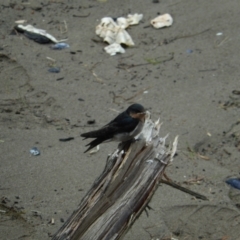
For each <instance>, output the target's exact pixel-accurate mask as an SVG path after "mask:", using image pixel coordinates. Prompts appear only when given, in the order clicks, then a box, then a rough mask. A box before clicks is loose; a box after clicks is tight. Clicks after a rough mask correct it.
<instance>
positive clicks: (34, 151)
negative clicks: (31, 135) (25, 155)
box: [30, 147, 40, 156]
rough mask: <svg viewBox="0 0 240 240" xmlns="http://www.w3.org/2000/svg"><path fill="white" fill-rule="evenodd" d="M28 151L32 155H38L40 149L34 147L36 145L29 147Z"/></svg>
mask: <svg viewBox="0 0 240 240" xmlns="http://www.w3.org/2000/svg"><path fill="white" fill-rule="evenodd" d="M30 153H31V154H32V155H33V156H38V155H40V151H39V150H38V149H37V148H36V147H33V148H31V149H30Z"/></svg>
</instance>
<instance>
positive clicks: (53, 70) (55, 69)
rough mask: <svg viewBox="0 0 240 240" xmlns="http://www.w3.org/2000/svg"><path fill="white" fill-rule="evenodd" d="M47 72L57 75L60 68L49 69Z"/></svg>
mask: <svg viewBox="0 0 240 240" xmlns="http://www.w3.org/2000/svg"><path fill="white" fill-rule="evenodd" d="M48 71H49V72H51V73H59V72H60V68H59V67H52V68H49V69H48Z"/></svg>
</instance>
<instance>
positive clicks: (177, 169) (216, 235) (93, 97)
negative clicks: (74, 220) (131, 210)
mask: <svg viewBox="0 0 240 240" xmlns="http://www.w3.org/2000/svg"><path fill="white" fill-rule="evenodd" d="M239 8H240V2H239V0H231V1H224V0H213V1H208V0H201V1H186V0H182V1H174V0H169V1H161V0H160V1H159V3H154V1H144V0H139V1H110V0H106V1H71V0H70V1H58V0H56V1H45V0H43V1H41V2H39V1H34V0H32V1H21V2H20V1H7V0H3V1H1V4H0V12H1V15H0V20H1V21H0V22H1V29H0V33H1V37H0V60H1V61H0V86H1V87H0V130H1V131H0V149H1V160H0V198H1V205H0V210H1V211H0V234H1V236H0V239H3V240H5V239H6V240H9V239H34V240H35V239H37V240H43V239H50V237H51V236H52V235H53V234H54V233H55V232H56V231H57V230H58V229H59V227H60V226H62V224H63V222H64V221H65V220H66V219H67V218H68V217H69V216H70V215H71V213H72V212H73V211H74V210H75V209H76V208H77V206H78V204H79V203H80V201H81V199H82V198H83V197H84V195H85V194H86V192H87V191H88V189H89V188H90V187H91V185H92V184H93V182H94V180H95V178H96V177H97V176H99V175H100V174H101V172H102V171H103V169H104V166H105V162H106V157H107V155H108V154H109V153H111V152H113V151H114V150H115V149H116V147H117V144H116V143H108V144H104V145H101V146H100V151H99V152H97V153H96V154H94V155H89V154H83V152H84V150H85V149H86V148H85V144H86V143H87V141H83V140H82V139H81V138H80V137H79V136H80V133H83V132H86V131H89V130H93V129H97V128H99V127H101V126H103V125H104V124H106V123H107V122H109V121H110V120H111V119H112V118H114V117H115V116H116V115H117V114H118V113H119V112H121V111H123V110H124V109H125V108H127V107H128V106H129V105H130V104H131V103H133V102H138V103H141V104H142V105H144V106H145V107H146V108H148V109H149V111H150V112H151V114H152V119H157V118H158V117H159V116H160V117H161V121H162V122H163V126H162V135H163V136H164V135H165V134H167V133H170V136H169V138H168V142H169V143H170V142H171V141H173V139H174V137H175V136H176V135H179V146H178V154H177V156H176V157H175V160H174V162H173V164H172V165H171V166H169V167H168V168H167V174H168V176H169V177H171V178H172V179H173V180H174V181H176V182H177V183H179V184H181V185H182V186H184V187H187V188H189V189H191V190H194V191H197V192H199V193H201V194H203V195H205V196H206V197H208V199H209V201H202V200H197V199H195V198H193V197H192V196H190V195H188V194H186V193H183V192H181V191H179V190H176V189H174V188H171V187H169V186H167V185H161V186H159V188H158V189H157V191H156V193H155V195H154V197H153V199H152V200H151V202H150V206H151V207H152V209H153V210H150V211H149V212H148V214H149V216H147V215H146V213H145V212H143V213H142V215H141V216H140V218H139V219H138V220H137V221H136V222H135V224H134V225H133V227H132V228H131V230H130V231H129V232H128V234H127V235H126V236H125V238H124V239H126V240H130V239H131V240H132V239H138V240H139V239H140V240H146V239H155V240H156V239H170V238H171V237H174V239H179V240H181V239H214V240H216V239H225V240H226V239H227V240H230V239H231V240H236V239H240V211H239V204H240V194H239V192H240V191H239V190H235V189H232V188H230V186H228V185H227V184H226V183H225V179H226V177H239V174H240V164H239V160H240V159H239V151H240V137H239V135H240V134H239V132H240V127H239V126H240V124H239V120H240V118H239V116H240V114H239V113H240V109H239V107H240V95H239V91H240V81H239V66H240V56H239V40H240V33H239V22H240V15H239ZM129 13H142V14H143V16H144V17H143V20H142V21H141V22H140V24H139V25H136V26H132V27H130V28H129V29H128V32H129V34H130V35H131V36H132V38H133V41H134V42H135V46H134V47H132V48H127V49H126V52H125V53H124V54H119V55H116V56H110V55H108V54H107V53H105V52H104V50H103V48H104V47H105V46H106V44H105V43H103V42H102V41H101V39H100V38H99V37H97V36H96V35H95V27H96V25H97V24H98V23H99V21H100V19H101V18H102V17H105V16H110V17H119V16H127V14H129ZM160 13H161V14H162V13H170V14H171V15H172V16H173V19H174V22H173V25H172V26H171V27H169V28H165V29H159V30H157V29H154V28H152V27H151V26H150V24H149V22H150V20H151V19H153V18H154V17H156V16H157V15H158V14H160ZM21 19H25V20H27V23H28V24H32V25H34V26H36V27H37V28H42V29H45V30H47V32H49V33H50V34H52V35H53V36H54V37H56V38H57V39H65V38H67V39H68V40H67V41H66V42H67V43H68V44H69V45H70V48H69V49H64V50H59V51H58V50H52V49H51V48H50V46H51V44H38V43H36V42H34V41H32V40H30V39H28V38H27V37H25V36H24V35H23V34H17V35H16V34H11V33H12V29H13V27H14V22H15V21H16V20H21ZM66 27H67V28H66ZM47 57H50V58H52V59H54V60H55V62H52V61H50V60H48V59H47ZM52 66H55V67H60V69H61V71H60V73H50V72H48V69H49V68H50V67H52ZM114 96H115V97H114ZM92 120H95V122H94V121H92ZM89 121H90V123H91V121H92V122H93V124H89ZM68 137H74V140H71V141H68V142H60V141H59V139H60V138H68ZM32 147H37V148H38V149H39V150H40V152H41V154H40V155H39V156H32V155H31V154H30V152H29V150H30V149H31V148H32Z"/></svg>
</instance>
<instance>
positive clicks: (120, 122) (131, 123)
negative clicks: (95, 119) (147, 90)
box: [81, 103, 146, 152]
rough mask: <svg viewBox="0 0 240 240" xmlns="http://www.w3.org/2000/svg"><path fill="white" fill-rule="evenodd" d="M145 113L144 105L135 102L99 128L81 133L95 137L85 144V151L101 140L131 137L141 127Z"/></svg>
mask: <svg viewBox="0 0 240 240" xmlns="http://www.w3.org/2000/svg"><path fill="white" fill-rule="evenodd" d="M145 114H146V112H145V109H144V107H143V106H142V105H140V104H137V103H135V104H132V105H131V106H129V107H128V109H127V110H126V111H124V112H122V113H121V114H119V115H118V116H117V117H116V118H114V119H113V120H112V121H111V122H109V123H108V124H107V125H105V126H103V127H102V128H100V129H99V130H96V131H91V132H87V133H83V134H81V136H82V137H84V139H86V138H95V140H93V141H91V142H90V143H89V144H87V145H86V146H89V147H88V149H87V150H86V151H85V152H87V151H89V150H90V149H92V148H94V147H95V146H97V145H99V144H101V143H103V142H107V141H121V142H124V141H128V140H130V139H133V138H134V137H135V136H136V135H137V134H139V133H140V132H141V130H142V128H143V124H144V121H145Z"/></svg>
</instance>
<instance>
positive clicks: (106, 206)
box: [52, 119, 178, 240]
mask: <svg viewBox="0 0 240 240" xmlns="http://www.w3.org/2000/svg"><path fill="white" fill-rule="evenodd" d="M160 127H161V124H160V121H159V120H158V121H157V122H155V123H154V122H152V121H151V120H150V119H147V120H146V122H145V125H144V128H143V131H142V132H141V134H140V135H139V136H138V137H137V141H134V142H131V143H125V144H123V143H122V144H120V145H119V146H118V149H117V150H116V151H115V152H114V153H113V154H112V155H111V156H110V157H109V158H108V159H107V163H106V167H105V169H104V171H103V173H102V174H101V175H100V177H99V178H97V179H96V180H95V182H94V184H93V186H92V187H91V189H90V190H89V192H88V193H87V194H86V196H85V197H84V198H83V199H82V201H81V203H80V205H79V206H78V208H77V210H75V211H74V212H73V213H72V215H71V216H70V217H69V218H68V220H67V221H66V222H65V223H64V225H63V226H62V227H61V228H60V229H59V230H58V231H57V232H56V233H55V234H54V236H53V237H52V240H70V239H71V240H77V239H81V240H97V239H99V240H103V239H106V240H109V239H111V240H113V239H121V238H123V236H124V234H125V233H126V232H127V230H128V229H129V228H130V227H131V225H132V224H133V223H134V221H135V220H136V218H137V217H138V216H139V215H140V214H141V212H142V211H143V210H144V209H145V208H146V207H147V205H148V203H149V201H150V199H151V197H152V196H153V194H154V192H155V190H156V189H157V187H158V184H159V182H160V181H161V178H162V175H163V173H164V170H165V168H166V167H167V165H168V164H169V163H170V162H171V161H172V160H173V156H174V154H175V152H176V149H177V141H178V137H176V138H175V140H174V142H173V145H172V146H171V147H168V148H167V147H166V146H165V140H166V138H167V136H166V137H164V138H161V137H159V130H160Z"/></svg>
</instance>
